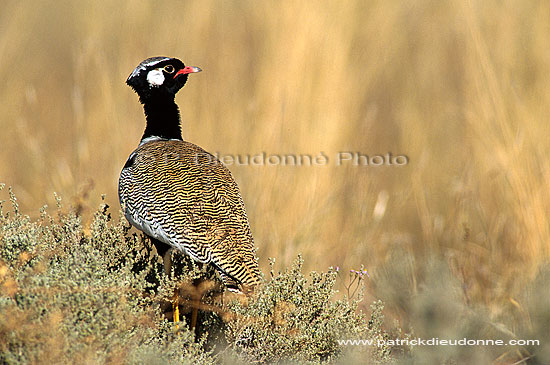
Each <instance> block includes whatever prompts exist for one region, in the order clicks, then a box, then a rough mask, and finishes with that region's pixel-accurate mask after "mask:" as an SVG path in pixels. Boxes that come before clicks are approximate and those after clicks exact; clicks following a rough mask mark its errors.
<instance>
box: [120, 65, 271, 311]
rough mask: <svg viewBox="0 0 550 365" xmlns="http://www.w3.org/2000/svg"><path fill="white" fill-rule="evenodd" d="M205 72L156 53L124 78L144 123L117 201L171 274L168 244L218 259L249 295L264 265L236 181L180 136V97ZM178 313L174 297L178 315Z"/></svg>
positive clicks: (230, 283) (230, 282)
mask: <svg viewBox="0 0 550 365" xmlns="http://www.w3.org/2000/svg"><path fill="white" fill-rule="evenodd" d="M201 71H202V70H201V69H200V68H198V67H194V66H186V65H185V64H184V63H183V62H182V61H180V60H179V59H177V58H173V57H152V58H148V59H146V60H144V61H142V62H141V63H140V64H139V65H138V66H137V67H136V68H135V69H134V70H133V71H132V73H131V74H130V76H129V77H128V79H127V80H126V83H127V84H128V85H129V86H130V87H131V88H132V89H133V90H134V91H135V92H136V93H137V95H138V97H139V101H140V102H141V104H143V108H144V112H145V119H146V123H145V124H146V126H145V131H144V133H143V136H142V137H141V140H140V142H139V145H138V147H137V148H136V149H135V150H134V151H133V152H132V153H131V154H130V156H129V157H128V159H127V161H126V163H125V164H124V167H123V169H122V171H121V173H120V178H119V184H118V194H119V199H120V204H121V208H122V210H123V212H124V215H125V217H126V219H127V220H128V221H129V222H130V224H131V225H133V226H134V227H136V228H137V229H139V230H141V231H142V232H143V233H144V234H145V235H146V236H148V237H149V239H150V240H151V242H152V244H153V245H154V246H155V247H156V250H157V253H158V254H159V255H160V256H161V257H162V258H163V262H164V269H165V271H166V273H167V274H169V273H170V266H171V261H170V260H171V251H172V250H178V251H180V252H182V253H184V254H186V255H188V256H190V257H191V258H192V259H193V260H195V261H197V262H200V263H204V264H210V265H213V266H214V268H215V269H216V272H217V273H218V275H219V277H220V278H221V281H222V282H223V284H224V286H225V287H226V288H227V289H228V290H230V291H234V292H239V293H245V294H246V293H250V292H251V291H253V290H254V288H255V287H256V286H257V285H258V284H259V283H260V281H261V272H260V269H259V265H258V258H257V256H256V249H255V245H254V240H253V237H252V234H251V229H250V224H249V221H248V217H247V214H246V210H245V205H244V201H243V199H242V196H241V193H240V191H239V187H238V185H237V183H236V182H235V179H234V178H233V176H232V175H231V172H230V171H229V169H227V167H226V166H225V165H223V164H222V163H221V162H220V161H219V160H218V159H217V158H216V157H215V156H214V155H212V154H210V153H208V152H207V151H205V150H204V149H202V148H201V147H199V146H197V145H195V144H193V143H190V142H188V141H185V140H184V139H183V137H182V131H181V125H180V112H179V108H178V106H177V104H176V102H175V96H176V94H177V93H178V91H179V90H180V89H181V88H182V87H183V86H184V85H185V84H186V82H187V79H188V77H189V75H191V74H194V73H198V72H201ZM173 305H174V304H173ZM176 312H177V303H176V304H175V307H174V321H179V318H177V317H178V316H179V314H177V313H176ZM194 317H195V318H196V314H195V316H194Z"/></svg>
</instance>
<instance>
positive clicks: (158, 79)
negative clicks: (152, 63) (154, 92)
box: [147, 68, 164, 87]
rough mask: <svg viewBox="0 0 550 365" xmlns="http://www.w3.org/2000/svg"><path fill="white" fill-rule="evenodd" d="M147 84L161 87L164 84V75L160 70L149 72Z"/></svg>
mask: <svg viewBox="0 0 550 365" xmlns="http://www.w3.org/2000/svg"><path fill="white" fill-rule="evenodd" d="M147 82H148V83H149V85H150V86H154V87H159V86H160V85H162V84H163V83H164V74H163V73H162V70H161V69H160V68H157V69H155V70H151V71H149V73H148V74H147Z"/></svg>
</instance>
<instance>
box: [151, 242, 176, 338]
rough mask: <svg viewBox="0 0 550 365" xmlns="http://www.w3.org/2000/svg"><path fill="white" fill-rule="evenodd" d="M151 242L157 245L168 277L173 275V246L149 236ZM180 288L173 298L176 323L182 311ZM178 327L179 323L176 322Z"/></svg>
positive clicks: (173, 314) (173, 313)
mask: <svg viewBox="0 0 550 365" xmlns="http://www.w3.org/2000/svg"><path fill="white" fill-rule="evenodd" d="M149 238H150V239H151V242H152V243H153V244H154V245H155V248H156V249H157V253H158V254H159V255H160V256H161V257H162V263H163V264H164V272H165V273H166V275H168V277H170V276H171V275H172V248H171V247H170V246H169V245H167V244H166V243H164V242H161V241H159V240H157V239H156V238H153V237H149ZM178 305H179V288H177V289H176V292H175V293H174V297H173V298H172V316H173V318H174V323H178V322H179V321H180V312H179V306H178ZM176 328H177V324H176Z"/></svg>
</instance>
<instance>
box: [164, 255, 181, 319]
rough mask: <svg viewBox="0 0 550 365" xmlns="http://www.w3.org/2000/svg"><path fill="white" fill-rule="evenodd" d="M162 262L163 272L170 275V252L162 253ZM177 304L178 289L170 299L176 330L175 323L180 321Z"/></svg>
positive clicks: (178, 299)
mask: <svg viewBox="0 0 550 365" xmlns="http://www.w3.org/2000/svg"><path fill="white" fill-rule="evenodd" d="M162 260H163V263H164V270H165V271H166V274H167V275H170V274H171V272H172V250H168V251H166V252H165V253H164V256H163V257H162ZM179 302H180V296H179V288H176V292H175V293H174V297H173V298H172V316H173V319H174V323H176V329H177V328H178V325H177V323H178V322H179V321H180V309H179Z"/></svg>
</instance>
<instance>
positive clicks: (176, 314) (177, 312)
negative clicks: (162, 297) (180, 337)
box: [172, 291, 180, 329]
mask: <svg viewBox="0 0 550 365" xmlns="http://www.w3.org/2000/svg"><path fill="white" fill-rule="evenodd" d="M179 299H180V298H179V294H178V292H177V291H176V297H175V298H174V301H173V302H172V311H173V313H174V323H175V324H176V329H178V328H179V327H178V323H179V321H180V308H179Z"/></svg>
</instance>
